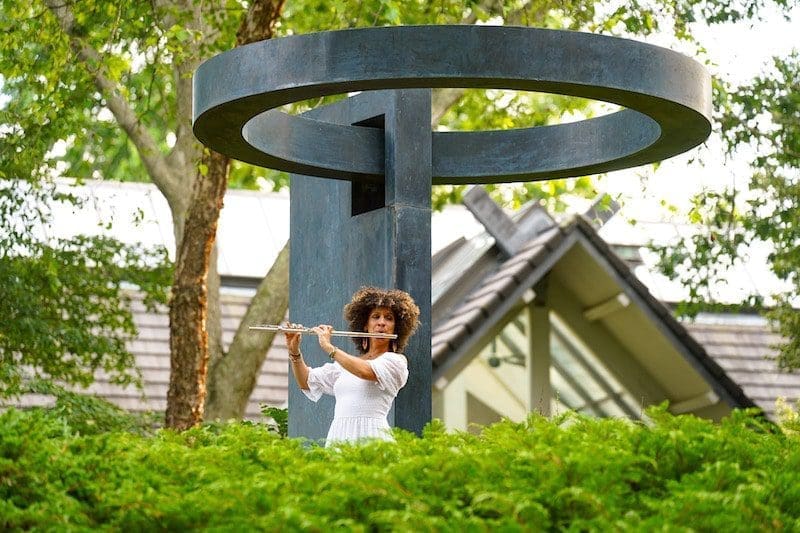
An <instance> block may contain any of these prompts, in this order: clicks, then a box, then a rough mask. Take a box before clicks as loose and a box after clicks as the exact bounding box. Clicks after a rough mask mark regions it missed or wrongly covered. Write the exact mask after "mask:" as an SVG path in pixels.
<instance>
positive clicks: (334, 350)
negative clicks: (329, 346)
mask: <svg viewBox="0 0 800 533" xmlns="http://www.w3.org/2000/svg"><path fill="white" fill-rule="evenodd" d="M338 349H339V348H336V347H334V348H333V351H332V352H331V353H329V354H328V357H330V358H331V359H333V356H334V355H336V350H338Z"/></svg>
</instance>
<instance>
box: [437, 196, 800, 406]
mask: <svg viewBox="0 0 800 533" xmlns="http://www.w3.org/2000/svg"><path fill="white" fill-rule="evenodd" d="M526 216H528V217H537V218H538V219H539V222H538V223H537V224H534V226H535V227H536V228H537V230H536V232H532V234H531V235H529V239H528V240H527V241H525V242H524V244H523V245H521V246H520V247H518V249H517V250H516V251H514V252H513V253H512V254H511V255H510V256H509V255H508V254H502V253H497V250H496V249H495V250H492V249H490V248H486V247H483V248H482V254H483V255H482V256H481V257H482V258H483V259H484V265H483V267H482V275H481V276H477V281H476V276H475V275H474V274H473V275H472V276H471V277H470V279H468V280H466V283H462V282H460V280H459V275H460V272H458V271H454V270H453V265H452V264H450V265H448V264H447V263H446V261H442V262H435V263H434V264H435V265H437V266H438V268H439V271H438V272H437V268H435V269H434V281H433V282H434V284H436V283H437V276H438V277H447V278H448V280H449V281H448V282H449V283H450V284H451V286H453V287H458V289H457V290H459V291H461V293H462V296H461V297H460V298H459V299H458V301H456V302H452V301H451V302H449V303H448V305H447V309H446V311H445V312H444V313H441V314H439V315H438V316H437V314H436V308H437V305H436V302H434V305H433V307H434V326H433V338H432V343H431V344H432V359H433V369H434V377H433V379H434V382H435V381H436V380H437V378H438V377H440V376H443V375H444V374H445V373H446V371H447V369H449V368H450V367H454V368H460V367H461V366H462V365H463V362H459V361H458V360H459V358H463V357H470V356H472V355H474V353H475V350H474V348H475V343H479V342H481V340H482V339H483V340H485V335H486V334H487V333H488V332H489V331H490V330H491V326H492V325H493V324H494V323H495V322H496V321H499V320H500V319H501V318H502V317H503V316H505V315H506V313H507V312H508V311H509V310H510V309H511V308H512V307H513V306H514V305H518V302H519V301H520V300H521V299H522V298H523V295H525V292H526V291H528V290H530V289H532V288H533V287H534V286H535V284H536V283H537V282H538V281H539V280H541V279H542V278H543V277H544V276H545V275H546V274H547V273H548V272H549V271H550V269H552V268H553V266H554V265H555V264H556V263H557V262H558V261H559V259H560V258H561V257H562V256H563V255H564V254H565V253H566V251H567V250H568V249H570V248H571V247H572V246H574V245H575V244H577V243H580V244H581V245H582V246H583V247H584V248H588V249H590V253H589V254H588V255H589V256H592V257H594V258H595V259H596V260H597V261H601V262H603V263H604V264H605V267H606V269H607V270H608V271H609V274H610V275H611V276H612V277H613V278H615V279H616V280H617V283H619V284H620V285H621V286H623V287H624V291H625V293H626V294H628V295H629V296H631V297H632V298H633V299H635V301H636V303H637V304H638V305H639V306H640V307H642V308H644V311H645V314H646V315H647V316H649V317H650V319H651V320H652V321H655V322H657V323H658V329H659V330H660V331H661V332H662V333H663V334H664V335H665V336H666V337H667V338H669V339H670V340H671V342H672V343H673V344H675V345H676V346H677V347H678V352H679V353H680V354H681V355H683V357H684V359H686V360H687V361H688V362H689V363H690V365H691V366H692V367H693V368H694V369H695V371H697V372H698V373H699V374H700V375H701V376H704V378H705V379H706V381H708V382H709V383H710V385H711V386H712V388H713V390H714V391H715V392H716V393H717V394H718V395H719V397H720V398H722V399H724V400H725V401H726V402H727V403H728V404H729V405H730V406H731V407H753V406H757V407H760V408H761V409H763V410H764V412H765V413H766V414H767V415H768V416H771V417H772V416H774V411H775V401H776V399H777V398H779V397H780V398H784V399H786V400H788V401H790V402H795V401H797V400H798V398H800V374H797V373H793V374H787V373H781V372H779V371H778V368H777V365H776V364H775V362H774V361H772V360H770V359H768V358H767V357H766V356H767V355H769V354H771V353H772V349H771V348H770V346H771V345H772V344H774V343H775V342H777V341H778V340H779V339H778V337H777V336H776V335H775V334H773V333H770V332H769V330H768V327H767V324H766V323H765V322H764V321H761V322H758V321H756V322H755V323H753V321H751V324H750V325H749V326H745V325H742V323H741V321H736V320H734V321H731V320H728V321H727V322H726V321H725V317H722V318H721V320H719V321H718V323H717V324H714V325H709V324H704V323H702V322H697V323H687V324H684V323H682V322H680V321H678V320H677V319H675V318H674V317H673V315H672V312H671V311H670V310H669V309H668V308H667V307H666V306H665V305H663V304H662V303H661V302H659V301H657V300H656V299H655V298H654V297H653V296H652V295H651V294H650V292H649V290H648V289H647V287H645V286H644V284H643V283H642V282H641V281H640V280H639V279H638V278H637V277H636V275H635V274H634V272H633V271H632V270H631V268H629V267H628V265H627V264H626V263H625V262H624V261H623V260H621V259H620V258H619V257H618V256H617V255H616V254H615V253H614V251H613V249H612V248H611V246H610V245H609V244H608V243H606V242H605V241H604V240H603V239H602V238H601V237H600V236H599V235H598V233H597V231H596V230H595V228H594V227H593V226H592V225H591V224H590V223H589V222H588V221H587V220H586V219H585V218H584V217H581V216H577V217H573V218H571V219H569V220H568V221H567V222H565V223H562V224H557V223H555V222H554V221H553V220H552V219H550V218H549V216H548V215H547V214H546V213H545V212H544V210H539V212H536V210H533V211H532V212H530V213H528V214H527V215H526ZM542 219H549V220H550V225H549V227H546V229H542V227H543V226H542V224H541V220H542ZM529 226H530V224H529ZM460 246H469V243H468V242H462V243H460ZM447 253H448V255H449V256H455V255H457V254H458V250H457V249H456V250H453V249H450V250H448V251H447ZM486 257H491V258H492V261H490V263H492V264H493V266H489V267H487V266H486V264H485V263H486V261H485V258H486ZM472 260H473V262H474V263H475V264H477V263H479V262H480V259H479V258H477V257H473V258H472ZM470 268H472V267H471V265H470V264H465V265H463V269H464V271H469V270H470Z"/></svg>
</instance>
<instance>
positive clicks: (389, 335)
mask: <svg viewBox="0 0 800 533" xmlns="http://www.w3.org/2000/svg"><path fill="white" fill-rule="evenodd" d="M249 329H259V330H263V331H280V332H282V333H310V334H311V335H316V334H317V333H316V332H315V331H312V329H311V328H307V327H305V326H301V327H299V328H290V327H287V326H278V325H274V324H261V325H257V326H250V327H249ZM331 335H332V336H334V337H365V338H371V339H396V338H397V335H395V334H394V333H367V332H366V331H338V330H333V331H331Z"/></svg>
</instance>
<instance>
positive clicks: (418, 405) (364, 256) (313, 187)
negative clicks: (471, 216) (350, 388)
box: [289, 89, 431, 440]
mask: <svg viewBox="0 0 800 533" xmlns="http://www.w3.org/2000/svg"><path fill="white" fill-rule="evenodd" d="M306 116H308V117H309V118H313V119H317V120H324V121H328V122H335V123H338V124H361V125H366V126H368V127H376V128H380V127H382V128H384V131H385V135H384V142H385V146H384V152H385V179H384V180H383V181H382V182H377V181H376V182H374V183H357V182H356V183H352V182H349V181H338V180H331V179H323V178H313V177H308V176H300V175H295V174H293V175H292V176H291V201H290V202H291V215H290V237H291V257H290V281H289V283H290V300H289V309H290V314H291V320H292V321H294V322H299V323H302V324H304V325H316V324H318V323H329V324H332V325H334V327H336V329H347V324H345V322H344V318H343V317H342V308H343V306H344V305H345V304H346V303H347V302H349V301H350V297H351V296H352V294H353V292H355V291H356V290H357V289H358V288H359V287H361V286H362V285H374V286H378V287H383V288H399V289H402V290H405V291H407V292H409V293H410V294H411V295H412V296H413V297H414V300H415V301H416V302H417V305H419V307H420V311H421V316H420V319H421V324H420V328H419V329H418V331H417V333H416V335H414V337H412V338H411V341H410V342H409V344H408V346H407V347H406V349H405V354H406V356H407V357H408V361H409V381H408V383H407V384H406V386H405V387H404V388H403V389H402V390H401V391H400V394H399V395H398V397H397V400H396V401H395V408H394V412H393V413H390V417H389V423H390V424H392V425H396V426H398V427H402V428H405V429H408V430H411V431H414V432H417V433H419V432H420V431H421V429H422V427H423V426H424V425H425V424H426V423H427V422H428V421H429V420H430V417H431V358H430V347H431V344H430V340H431V323H430V320H431V315H430V298H431V296H430V279H431V278H430V276H431V228H430V215H431V209H430V194H431V190H430V189H431V130H430V90H428V89H414V90H398V91H376V92H366V93H362V94H360V95H357V96H355V97H351V98H348V99H347V100H343V101H341V102H337V103H336V104H332V105H330V106H325V107H322V108H317V109H315V110H313V111H312V112H309V113H307V114H306ZM334 343H335V344H336V345H337V346H339V347H341V348H343V349H344V350H346V351H347V352H348V353H351V354H354V353H356V352H355V346H354V345H353V344H352V342H351V341H350V340H349V339H344V338H335V339H334ZM302 349H303V354H304V356H305V359H306V362H307V363H308V364H309V365H310V366H312V367H313V366H319V365H321V364H324V363H326V362H328V361H327V356H326V355H325V354H323V353H321V351H320V349H319V347H318V345H317V342H316V339H315V338H313V337H311V338H305V339H304V340H303V346H302ZM290 379H292V378H290ZM292 381H293V379H292ZM332 418H333V399H332V398H330V397H325V398H323V399H321V400H320V401H319V402H318V404H317V405H315V404H313V403H312V402H310V401H309V400H308V399H306V398H305V397H304V396H303V394H302V393H301V392H300V390H299V389H298V388H297V386H296V384H294V383H293V382H292V383H290V387H289V434H290V436H305V437H308V438H310V439H314V440H317V439H322V438H324V437H325V435H326V433H327V430H328V427H329V426H330V422H331V420H332Z"/></svg>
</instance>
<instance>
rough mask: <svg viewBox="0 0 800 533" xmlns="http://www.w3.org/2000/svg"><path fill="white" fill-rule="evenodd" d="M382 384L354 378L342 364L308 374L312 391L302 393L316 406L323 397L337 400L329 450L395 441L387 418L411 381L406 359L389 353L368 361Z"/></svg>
mask: <svg viewBox="0 0 800 533" xmlns="http://www.w3.org/2000/svg"><path fill="white" fill-rule="evenodd" d="M367 362H368V363H369V364H370V366H372V370H373V372H375V376H376V377H377V378H378V381H369V380H366V379H361V378H359V377H356V376H354V375H353V374H351V373H350V372H348V371H347V370H345V369H344V368H342V367H341V366H340V365H339V363H335V362H334V363H327V364H325V365H322V366H320V367H317V368H312V369H311V370H310V371H309V373H308V389H307V390H306V389H300V390H302V391H303V393H304V394H305V395H306V396H307V397H308V398H309V399H310V400H312V401H314V402H316V401H317V400H319V399H320V398H321V397H322V395H323V394H329V395H331V396H335V397H336V407H335V409H334V413H333V422H331V427H330V429H329V430H328V438H327V439H326V441H325V446H330V445H331V444H333V443H335V442H342V441H350V442H353V441H358V440H361V439H367V438H376V439H381V440H390V441H391V440H394V439H393V438H392V435H391V434H390V433H389V423H388V421H387V420H386V415H387V414H388V413H389V409H390V408H391V407H392V402H393V401H394V399H395V397H396V396H397V393H398V391H399V390H400V389H401V388H403V386H404V385H405V384H406V381H408V362H407V361H406V358H405V356H403V355H401V354H398V353H394V352H386V353H385V354H383V355H381V356H380V357H377V358H375V359H372V360H369V361H367Z"/></svg>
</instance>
